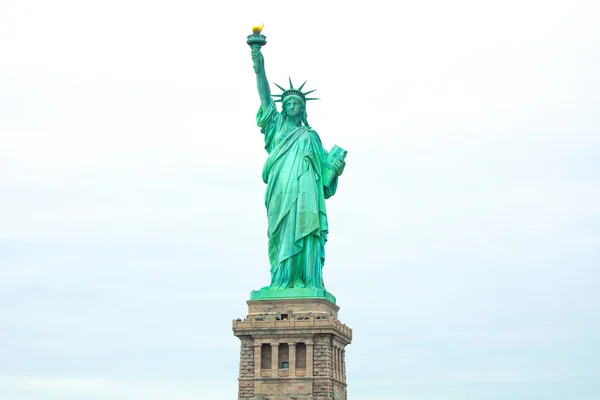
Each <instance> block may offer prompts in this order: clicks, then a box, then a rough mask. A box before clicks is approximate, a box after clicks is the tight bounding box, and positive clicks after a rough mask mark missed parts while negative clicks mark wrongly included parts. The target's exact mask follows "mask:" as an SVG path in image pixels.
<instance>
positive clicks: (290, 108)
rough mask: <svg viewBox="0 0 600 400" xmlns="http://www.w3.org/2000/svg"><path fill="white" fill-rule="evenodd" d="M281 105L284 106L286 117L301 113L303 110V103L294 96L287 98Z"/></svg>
mask: <svg viewBox="0 0 600 400" xmlns="http://www.w3.org/2000/svg"><path fill="white" fill-rule="evenodd" d="M283 107H284V108H285V113H286V114H287V116H288V117H296V116H298V115H302V112H303V111H304V104H303V103H302V100H300V99H296V98H295V97H291V98H290V99H287V100H286V102H285V104H284V105H283Z"/></svg>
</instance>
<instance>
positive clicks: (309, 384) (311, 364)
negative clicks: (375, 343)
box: [233, 289, 352, 400]
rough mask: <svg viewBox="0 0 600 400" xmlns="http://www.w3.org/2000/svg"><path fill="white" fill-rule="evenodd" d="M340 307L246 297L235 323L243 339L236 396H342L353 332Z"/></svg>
mask: <svg viewBox="0 0 600 400" xmlns="http://www.w3.org/2000/svg"><path fill="white" fill-rule="evenodd" d="M286 290H290V289H286ZM255 292H261V291H255ZM255 292H253V293H255ZM338 310H339V307H338V306H336V305H335V304H334V303H333V302H331V301H329V300H327V299H325V298H296V299H290V298H286V299H280V300H278V299H273V298H271V299H270V300H257V299H254V298H253V299H252V300H249V301H248V315H247V317H246V319H244V320H243V321H238V320H236V321H233V333H234V335H235V336H237V337H238V338H240V340H241V351H240V376H239V392H238V399H239V400H242V399H245V400H250V399H252V400H266V399H269V400H291V399H295V400H314V399H317V398H318V399H320V400H346V398H347V394H346V386H347V385H346V363H345V347H346V345H348V344H350V342H351V341H352V330H351V329H350V328H348V327H347V326H346V325H344V324H342V323H341V322H340V321H338V319H337V313H338Z"/></svg>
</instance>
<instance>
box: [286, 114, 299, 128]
mask: <svg viewBox="0 0 600 400" xmlns="http://www.w3.org/2000/svg"><path fill="white" fill-rule="evenodd" d="M286 121H287V124H288V125H291V126H293V127H300V126H302V117H300V116H299V115H298V116H295V117H289V116H288V117H287V119H286Z"/></svg>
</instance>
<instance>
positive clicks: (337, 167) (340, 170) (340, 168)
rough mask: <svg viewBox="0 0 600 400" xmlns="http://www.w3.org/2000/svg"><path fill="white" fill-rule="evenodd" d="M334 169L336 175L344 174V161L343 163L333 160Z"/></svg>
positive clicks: (339, 160)
mask: <svg viewBox="0 0 600 400" xmlns="http://www.w3.org/2000/svg"><path fill="white" fill-rule="evenodd" d="M334 167H335V172H336V175H337V176H340V175H342V173H343V172H344V168H346V161H344V160H342V159H337V160H335V163H334Z"/></svg>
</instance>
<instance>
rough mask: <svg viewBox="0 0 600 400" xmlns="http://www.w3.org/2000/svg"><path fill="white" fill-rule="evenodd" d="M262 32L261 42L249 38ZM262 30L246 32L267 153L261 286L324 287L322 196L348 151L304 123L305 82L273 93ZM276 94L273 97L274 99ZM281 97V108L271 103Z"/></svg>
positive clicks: (330, 188)
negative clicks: (266, 278)
mask: <svg viewBox="0 0 600 400" xmlns="http://www.w3.org/2000/svg"><path fill="white" fill-rule="evenodd" d="M252 37H256V38H258V40H260V38H263V39H262V40H263V42H262V43H260V42H259V45H257V44H256V42H254V43H251V38H252ZM264 38H265V37H264V36H262V35H260V30H258V31H257V30H255V31H254V35H251V36H249V37H248V44H249V45H250V46H251V48H252V60H253V62H254V71H255V73H256V83H257V87H258V94H259V96H260V102H261V105H260V108H259V110H258V114H257V116H256V122H257V124H258V126H259V127H260V128H261V132H262V133H263V134H264V140H265V149H266V150H267V153H268V157H267V160H266V162H265V164H264V168H263V172H262V178H263V181H264V182H265V183H266V184H267V189H266V193H265V205H266V208H267V216H268V238H269V260H270V264H271V284H270V285H269V286H267V287H265V288H263V289H262V291H265V290H277V289H303V288H312V289H323V290H324V289H325V286H324V284H323V264H324V262H325V242H326V241H327V233H328V224H327V213H326V210H325V199H327V198H329V197H331V196H333V195H334V194H335V192H336V189H337V184H338V177H339V176H340V175H341V174H342V172H343V171H344V167H345V161H344V157H345V155H346V152H345V151H344V150H342V149H341V148H339V147H337V146H335V147H334V148H333V150H332V151H331V153H329V152H327V151H326V150H325V149H324V148H323V145H322V144H321V139H320V138H319V135H318V134H317V132H316V131H315V130H313V129H312V128H311V127H310V125H309V124H308V120H307V113H306V102H307V101H308V100H317V99H314V98H307V97H306V95H307V94H309V93H312V92H314V90H311V91H308V92H303V91H302V89H303V87H304V85H305V84H306V82H305V83H304V84H302V85H301V86H300V87H298V88H294V86H293V84H292V80H291V79H290V80H289V86H290V87H289V89H284V88H282V87H281V86H279V85H277V84H275V85H276V86H277V87H278V88H279V89H281V90H282V91H283V92H282V93H281V94H279V95H271V91H270V89H269V82H268V81H267V76H266V73H265V67H264V58H263V55H262V53H261V51H260V47H261V46H262V45H264V44H265V43H266V40H264ZM273 96H274V97H277V98H278V99H277V100H274V99H273ZM275 102H281V103H282V111H281V112H279V111H278V110H277V108H276V107H275Z"/></svg>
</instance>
